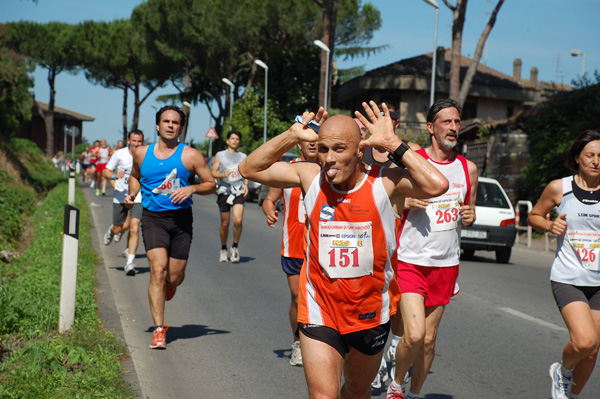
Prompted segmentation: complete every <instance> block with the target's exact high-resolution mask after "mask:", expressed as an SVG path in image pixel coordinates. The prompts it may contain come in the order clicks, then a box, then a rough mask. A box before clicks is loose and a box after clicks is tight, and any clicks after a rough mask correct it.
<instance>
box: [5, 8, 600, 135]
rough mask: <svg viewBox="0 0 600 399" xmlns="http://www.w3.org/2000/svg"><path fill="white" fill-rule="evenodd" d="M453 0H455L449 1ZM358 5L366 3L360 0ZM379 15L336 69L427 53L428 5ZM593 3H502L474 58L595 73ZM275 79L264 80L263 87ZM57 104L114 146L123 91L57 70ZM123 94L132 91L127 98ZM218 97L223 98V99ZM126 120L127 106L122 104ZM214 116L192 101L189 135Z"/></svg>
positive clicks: (105, 15)
mask: <svg viewBox="0 0 600 399" xmlns="http://www.w3.org/2000/svg"><path fill="white" fill-rule="evenodd" d="M449 1H450V2H451V3H452V4H455V3H456V0H449ZM361 2H362V3H365V0H361ZM141 3H142V0H38V2H37V4H36V3H34V2H33V1H31V0H0V23H5V22H11V21H20V20H26V21H35V22H40V23H44V22H50V21H59V22H67V23H73V24H75V23H79V22H82V21H86V20H96V21H100V20H102V21H112V20H115V19H123V18H129V17H130V15H131V11H132V10H133V8H135V7H136V6H137V5H138V4H141ZM371 3H373V4H374V5H375V6H376V7H377V8H378V9H379V10H380V11H381V15H382V20H383V23H382V27H381V28H380V29H379V30H378V31H376V32H375V34H374V36H373V39H372V40H371V42H370V43H369V45H372V46H379V45H387V46H388V47H387V49H386V50H384V51H382V52H380V53H379V54H377V55H375V56H371V57H369V58H357V59H354V60H345V61H344V60H339V68H349V67H353V66H364V67H365V69H366V70H371V69H375V68H378V67H381V66H384V65H388V64H391V63H394V62H397V61H399V60H401V59H405V58H411V57H415V56H418V55H421V54H424V53H427V52H430V51H432V49H433V41H434V27H435V9H434V8H433V7H432V6H431V5H429V4H428V3H426V2H425V1H424V0H371ZM437 3H438V4H439V6H440V9H439V22H438V37H437V45H438V46H444V47H450V46H451V29H452V13H451V11H450V10H449V9H448V8H447V7H446V6H445V5H444V3H443V1H442V0H437ZM496 3H497V0H471V1H470V2H469V4H468V7H467V18H466V22H465V28H464V32H463V44H462V54H463V55H464V56H467V57H470V56H471V55H472V54H473V53H474V51H475V47H476V45H477V41H478V40H479V36H480V35H481V32H482V31H483V28H484V26H485V24H486V22H487V19H488V15H489V13H490V12H491V11H492V10H493V8H494V6H495V4H496ZM598 16H600V1H599V0H506V1H505V2H504V4H503V6H502V8H501V9H500V12H499V14H498V18H497V21H496V24H495V26H494V28H493V30H492V32H491V34H490V36H489V38H488V40H487V43H486V47H485V50H484V54H483V57H482V60H481V62H482V63H483V64H486V65H487V66H489V67H491V68H494V69H496V70H498V71H500V72H503V73H505V74H507V75H510V76H512V65H513V60H514V59H515V58H520V59H521V60H522V61H523V66H522V73H521V77H522V78H528V77H529V71H530V69H531V67H534V66H535V67H537V68H538V69H539V77H538V78H539V80H543V81H551V82H558V83H568V84H570V83H571V82H572V81H573V80H576V79H580V77H581V68H582V64H583V57H582V56H577V57H573V56H571V55H570V51H571V50H572V49H577V50H580V51H582V52H583V53H584V54H585V72H586V74H587V75H588V76H590V75H592V76H593V73H594V71H600V41H599V39H600V24H598V21H597V20H598ZM33 77H34V79H35V87H34V88H33V91H34V92H35V98H36V100H38V101H42V102H45V103H47V102H49V95H50V94H49V86H48V82H47V71H46V70H45V69H43V68H40V67H38V68H36V70H35V72H34V73H33ZM272 84H276V82H269V86H270V85H272ZM174 91H175V90H174V89H173V88H172V87H171V88H170V87H165V88H163V89H161V90H158V91H156V92H154V93H153V94H152V95H151V96H150V98H149V99H148V100H146V102H144V104H143V105H142V107H141V109H140V123H139V128H140V129H142V130H143V131H144V133H146V136H147V137H148V138H151V137H153V136H154V135H153V132H154V131H155V128H156V126H155V124H154V115H155V113H156V110H157V109H158V108H160V107H161V106H162V105H163V104H162V103H158V102H156V101H155V98H156V97H157V96H159V95H161V94H168V93H173V92H174ZM56 92H57V93H56V106H58V107H61V108H66V109H69V110H72V111H75V112H78V113H81V114H85V115H88V116H92V117H94V118H95V121H94V122H84V125H83V137H84V139H87V140H88V141H93V140H96V139H100V138H105V139H106V140H107V142H108V143H109V144H116V142H117V140H118V139H120V138H121V137H122V117H121V113H122V91H121V90H117V89H112V90H111V89H105V88H103V87H101V86H99V85H98V86H95V85H92V84H91V83H89V82H88V81H87V80H86V79H85V76H84V74H83V73H82V72H80V73H79V74H78V75H71V74H69V73H66V72H63V73H61V74H60V75H58V77H57V78H56ZM223 96H225V87H224V88H223ZM129 97H130V99H131V97H132V95H130V96H129ZM224 98H225V97H223V101H224ZM128 111H129V115H128V118H129V123H131V118H132V112H133V105H132V104H130V105H129V109H128ZM211 125H214V121H212V120H211V118H210V116H209V114H208V111H207V110H206V107H205V106H204V105H198V106H193V107H192V110H191V118H190V121H189V126H188V140H189V139H192V140H194V141H195V142H199V141H203V140H204V137H205V135H206V133H207V132H208V130H209V128H210V126H211Z"/></svg>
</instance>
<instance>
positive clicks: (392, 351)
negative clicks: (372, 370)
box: [384, 345, 396, 378]
mask: <svg viewBox="0 0 600 399" xmlns="http://www.w3.org/2000/svg"><path fill="white" fill-rule="evenodd" d="M384 359H386V360H387V361H388V362H390V363H392V365H391V367H390V378H394V373H396V347H395V346H392V345H390V346H389V347H388V349H387V351H386V352H385V355H384Z"/></svg>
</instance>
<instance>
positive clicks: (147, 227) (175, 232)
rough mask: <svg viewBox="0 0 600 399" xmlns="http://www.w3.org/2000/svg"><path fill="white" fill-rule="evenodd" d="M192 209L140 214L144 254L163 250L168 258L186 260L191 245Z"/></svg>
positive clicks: (145, 210) (147, 211) (145, 211)
mask: <svg viewBox="0 0 600 399" xmlns="http://www.w3.org/2000/svg"><path fill="white" fill-rule="evenodd" d="M193 222H194V220H193V214H192V208H188V209H180V210H176V211H164V212H152V211H149V210H147V209H144V212H143V214H142V237H143V239H144V246H145V247H146V252H148V251H150V250H151V249H154V248H165V249H166V250H167V254H168V256H169V257H170V258H174V259H184V260H187V259H188V257H189V254H190V245H191V244H192V227H193Z"/></svg>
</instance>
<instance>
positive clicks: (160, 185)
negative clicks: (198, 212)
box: [140, 143, 193, 212]
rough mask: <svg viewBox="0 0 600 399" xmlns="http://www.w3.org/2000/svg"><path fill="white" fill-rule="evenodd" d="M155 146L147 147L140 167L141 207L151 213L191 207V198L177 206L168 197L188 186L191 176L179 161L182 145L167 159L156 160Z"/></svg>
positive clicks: (183, 145)
mask: <svg viewBox="0 0 600 399" xmlns="http://www.w3.org/2000/svg"><path fill="white" fill-rule="evenodd" d="M154 146H155V144H150V145H149V146H148V151H146V156H145V157H144V160H143V161H142V165H141V166H140V174H141V175H142V177H141V179H140V184H141V191H142V206H143V207H144V208H145V209H147V210H149V211H152V212H163V211H172V210H179V209H187V208H189V207H190V206H192V202H193V201H192V197H191V196H190V198H188V199H187V200H185V201H183V202H182V203H179V204H174V203H173V201H171V198H170V197H169V195H170V194H171V193H172V192H173V191H175V190H177V189H178V188H180V187H186V186H189V185H190V182H189V179H190V176H192V173H190V171H189V170H187V168H186V167H185V166H184V165H183V162H182V161H181V154H182V153H183V148H184V147H185V144H184V143H179V145H178V146H177V149H176V150H175V152H174V153H173V155H171V156H170V157H169V158H167V159H158V158H156V156H155V155H154Z"/></svg>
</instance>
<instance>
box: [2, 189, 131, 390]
mask: <svg viewBox="0 0 600 399" xmlns="http://www.w3.org/2000/svg"><path fill="white" fill-rule="evenodd" d="M67 192H68V184H67V183H66V182H65V183H61V184H59V185H57V186H56V187H55V188H54V189H53V190H52V191H50V192H49V193H48V195H47V197H46V198H45V200H44V201H43V203H42V204H41V205H40V206H39V207H38V208H37V210H36V211H35V213H34V215H33V218H32V220H31V225H32V226H35V230H34V231H33V233H32V234H33V237H32V241H31V244H30V245H29V247H28V248H27V251H26V252H25V253H24V254H23V256H21V257H19V258H17V259H15V260H14V261H13V262H12V263H10V264H8V265H5V266H4V267H1V268H0V273H1V275H2V276H1V277H2V280H1V283H0V309H1V311H0V339H1V341H2V345H0V346H2V347H3V351H4V352H8V353H9V356H8V357H7V358H5V359H2V358H1V357H0V398H40V399H43V398H58V397H67V398H133V397H134V395H135V394H134V392H133V390H132V389H131V388H130V387H129V386H128V385H127V384H126V383H125V382H124V379H123V376H122V374H123V371H122V368H121V365H120V363H119V360H118V359H119V358H122V357H124V356H127V351H126V348H125V347H124V346H123V345H121V344H119V343H118V342H117V341H116V339H115V337H114V336H113V334H112V333H110V332H107V331H105V330H104V329H103V328H102V325H101V323H100V321H99V319H98V316H97V306H96V302H95V295H94V287H95V284H96V278H95V275H96V267H97V264H98V255H97V253H96V252H95V251H94V250H93V247H92V245H91V237H90V235H89V231H90V228H91V221H90V219H89V217H88V214H87V207H86V204H85V201H84V200H83V198H82V196H81V191H79V190H78V191H77V197H76V203H75V206H77V207H78V208H79V209H80V210H81V211H80V212H81V213H80V230H79V232H80V235H79V251H78V272H77V293H76V305H75V322H74V325H73V328H72V330H71V331H70V332H68V333H66V334H58V333H57V331H56V329H57V327H58V318H59V314H58V313H59V299H60V276H61V265H62V260H61V255H62V244H63V237H62V231H63V221H64V205H65V202H66V198H67ZM0 217H2V214H0Z"/></svg>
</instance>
